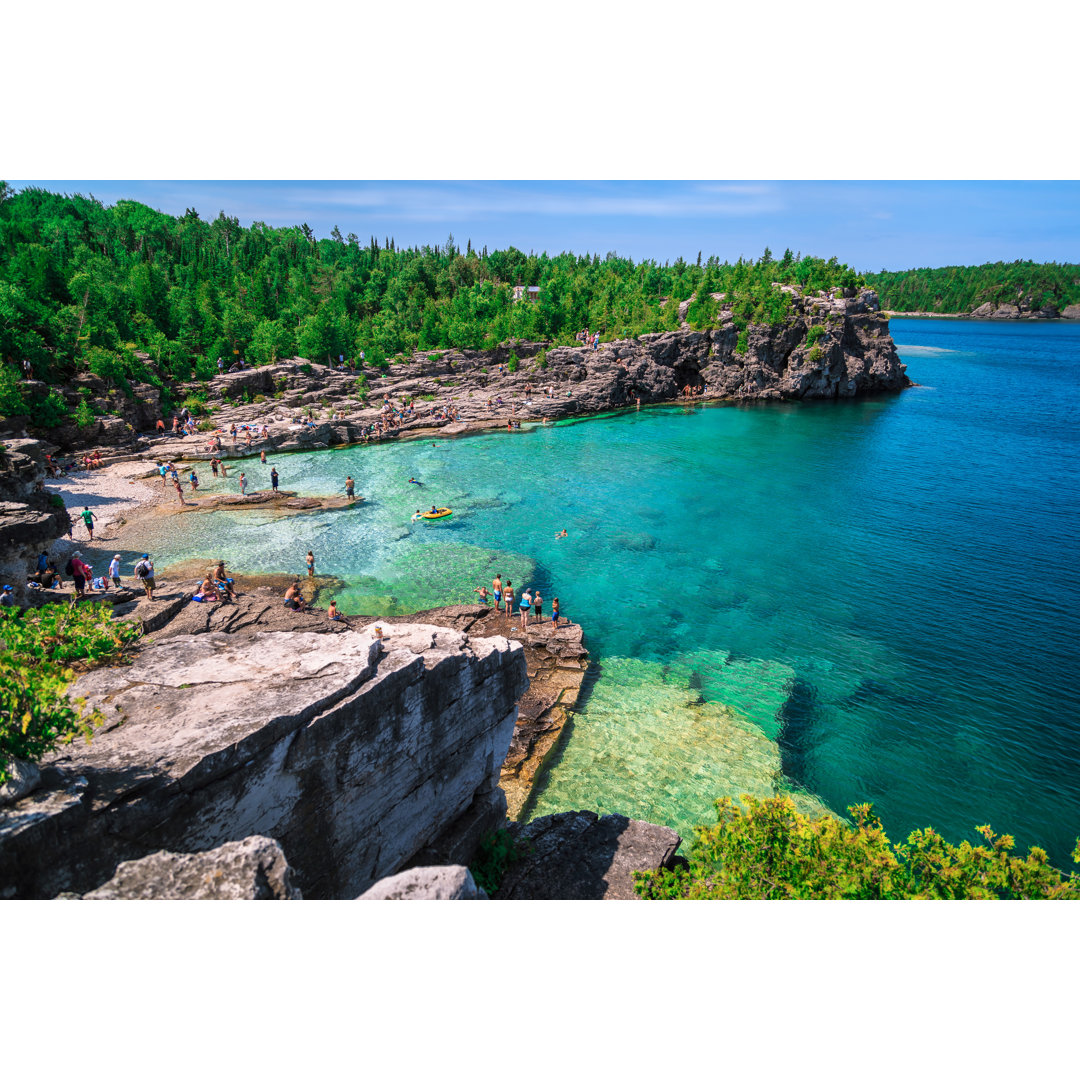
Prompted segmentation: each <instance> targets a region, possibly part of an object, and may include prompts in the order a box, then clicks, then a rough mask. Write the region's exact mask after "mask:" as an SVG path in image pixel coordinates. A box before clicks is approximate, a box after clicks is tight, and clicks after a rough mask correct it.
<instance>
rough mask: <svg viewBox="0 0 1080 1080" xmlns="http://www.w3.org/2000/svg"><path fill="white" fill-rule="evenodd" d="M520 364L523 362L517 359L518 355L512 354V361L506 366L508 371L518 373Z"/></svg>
mask: <svg viewBox="0 0 1080 1080" xmlns="http://www.w3.org/2000/svg"><path fill="white" fill-rule="evenodd" d="M520 363H521V361H520V360H519V359H518V358H517V353H511V354H510V359H509V360H508V361H507V364H506V370H507V371H509V372H511V373H513V372H515V371H517V369H518V364H520Z"/></svg>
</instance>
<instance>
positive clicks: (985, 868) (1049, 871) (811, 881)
mask: <svg viewBox="0 0 1080 1080" xmlns="http://www.w3.org/2000/svg"><path fill="white" fill-rule="evenodd" d="M742 801H743V802H744V803H745V804H746V809H745V810H744V809H743V808H741V807H739V806H737V805H736V804H735V802H734V801H733V800H732V799H730V798H723V799H718V800H717V802H716V814H717V824H716V825H714V826H712V827H703V826H698V827H697V828H695V829H694V844H693V847H692V848H691V851H690V855H689V860H688V861H689V865H687V866H682V865H680V866H677V867H676V868H675V869H674V870H657V871H651V872H644V873H641V872H639V873H635V875H634V878H635V884H634V888H635V891H636V892H637V893H638V895H639V896H642V897H644V898H645V899H648V900H678V899H690V900H806V899H818V900H905V899H927V900H929V899H951V900H962V899H968V900H993V899H1000V900H1021V899H1025V900H1036V899H1080V876H1078V875H1077V874H1075V873H1074V874H1068V875H1065V874H1062V873H1061V872H1060V871H1059V870H1056V869H1055V868H1054V867H1053V866H1051V865H1050V864H1049V863H1048V862H1047V858H1046V852H1044V851H1043V850H1042V849H1041V848H1037V847H1033V848H1031V850H1030V851H1029V852H1028V854H1027V856H1026V857H1025V858H1021V857H1019V856H1016V855H1013V854H1011V851H1012V848H1013V846H1014V844H1015V841H1014V840H1013V838H1012V837H1011V836H996V835H995V834H994V832H993V830H992V829H991V828H990V826H989V825H982V826H980V827H979V828H978V832H979V833H980V835H981V836H982V837H983V838H984V839H985V840H986V843H987V845H989V846H984V845H981V844H980V845H979V846H977V847H973V846H972V845H971V844H969V843H968V842H967V841H964V843H962V844H960V845H959V846H956V845H953V844H950V843H949V842H948V841H946V840H945V839H943V838H942V837H941V836H940V835H938V834H937V833H936V832H934V830H933V829H929V828H927V829H917V830H915V832H913V833H912V834H911V835H910V836H909V837H908V838H907V841H906V842H905V843H903V844H893V843H892V842H891V841H890V840H889V838H888V836H886V835H885V831H884V829H883V828H882V827H881V822H880V821H879V820H878V818H877V817H876V816H875V815H874V812H873V808H872V807H871V806H870V805H869V804H865V803H864V804H861V805H859V806H850V807H848V812H849V813H850V814H851V815H852V817H853V818H854V821H855V824H854V826H852V825H849V824H848V823H846V822H843V821H840V820H838V819H836V818H823V819H820V820H817V821H812V820H811V819H810V818H808V817H806V816H805V815H803V814H800V813H799V812H798V811H797V810H796V809H795V804H794V803H793V802H792V800H791V799H790V798H787V797H786V796H776V797H774V798H769V799H763V800H758V799H755V798H753V797H751V796H749V795H743V796H742ZM1073 859H1074V860H1075V861H1076V862H1080V840H1078V841H1077V845H1076V850H1075V851H1074V853H1073Z"/></svg>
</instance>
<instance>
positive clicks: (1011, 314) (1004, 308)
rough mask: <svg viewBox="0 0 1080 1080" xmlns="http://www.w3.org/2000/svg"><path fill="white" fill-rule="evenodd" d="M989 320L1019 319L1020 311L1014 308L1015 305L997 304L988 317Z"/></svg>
mask: <svg viewBox="0 0 1080 1080" xmlns="http://www.w3.org/2000/svg"><path fill="white" fill-rule="evenodd" d="M990 318H991V319H1019V318H1020V309H1019V308H1018V307H1017V306H1016V304H998V306H997V308H996V309H995V310H994V312H993V314H992V315H991V316H990Z"/></svg>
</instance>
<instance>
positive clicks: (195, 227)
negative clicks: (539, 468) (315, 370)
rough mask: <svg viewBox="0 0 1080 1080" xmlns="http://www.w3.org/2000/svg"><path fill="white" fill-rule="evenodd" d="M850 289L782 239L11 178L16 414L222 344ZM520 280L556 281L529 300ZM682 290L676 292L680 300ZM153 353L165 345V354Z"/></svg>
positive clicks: (700, 320)
mask: <svg viewBox="0 0 1080 1080" xmlns="http://www.w3.org/2000/svg"><path fill="white" fill-rule="evenodd" d="M774 281H780V282H784V283H791V284H799V285H802V286H804V287H806V288H808V289H813V290H816V289H828V288H832V287H835V286H845V287H851V286H855V285H858V284H861V283H862V278H861V277H860V276H859V275H857V274H856V273H855V271H853V270H852V269H850V268H849V267H847V266H845V265H844V264H842V263H839V262H838V261H837V260H836V258H830V259H822V258H817V257H813V256H803V255H802V254H801V253H800V254H794V255H793V254H792V252H791V251H785V252H784V254H783V256H782V257H781V258H779V259H777V258H774V257H773V255H772V253H771V252H770V251H769V250H768V249H766V250H765V252H764V254H763V255H762V256H761V258H759V259H757V260H753V261H747V260H743V259H742V258H740V259H739V260H737V261H736V262H734V263H730V262H723V263H722V262H720V260H719V259H718V258H717V257H716V256H709V257H707V258H705V259H703V258H702V254H701V253H699V254H698V257H697V259H696V261H694V262H687V261H685V260H683V259H678V260H676V261H675V262H665V263H663V264H661V263H659V262H656V261H645V262H634V260H632V259H627V258H622V257H620V256H618V255H617V254H615V253H614V252H608V253H607V254H606V255H604V256H603V257H601V256H600V255H588V254H585V255H574V254H571V253H569V252H563V253H561V254H559V255H548V254H546V253H544V254H539V255H538V254H535V253H532V252H530V253H529V254H525V253H524V252H522V251H519V250H517V249H516V248H513V247H511V248H508V249H507V250H505V251H491V252H489V251H488V250H487V249H486V248H483V249H481V250H477V249H476V248H474V247H473V245H472V243H471V241H467V242H466V245H465V247H464V248H462V247H461V246H460V245H459V244H458V242H457V241H456V240H455V239H454V238H453V236H451V237H449V238H448V239H447V240H446V242H445V243H444V244H442V245H436V246H434V247H427V246H424V247H411V248H399V247H398V246H397V245H396V244H395V242H394V239H393V237H389V238H387V237H384V238H382V239H381V240H380V238H379V237H376V236H370V237H369V238H368V239H367V241H366V242H361V240H360V239H359V238H358V237H357V236H356V235H354V234H352V233H350V234H349V235H347V236H342V235H341V232H340V230H339V229H338V228H336V227H335V228H334V230H333V231H332V233H331V236H330V237H329V238H328V239H317V238H316V237H315V235H314V233H313V231H312V229H311V228H309V227H308V226H307V225H306V224H300V225H297V226H294V227H290V228H271V227H270V226H268V225H266V224H264V223H263V222H258V221H256V222H254V223H253V224H252V225H251V226H250V227H247V228H245V227H243V226H242V225H241V224H240V222H239V221H238V220H237V219H236V218H231V217H227V216H225V215H224V214H223V213H221V214H219V215H218V217H217V218H215V219H214V220H212V221H204V220H203V219H202V218H200V216H199V215H198V214H197V213H196V212H195V211H194V210H188V211H187V212H186V213H185V214H184V216H183V217H173V216H170V215H168V214H163V213H159V212H158V211H156V210H153V209H151V208H150V207H149V206H145V205H143V204H142V203H138V202H131V201H127V200H122V201H120V202H118V203H117V204H116V205H115V206H105V205H103V204H102V203H101V202H100V201H99V200H96V199H94V198H92V197H87V196H82V195H72V196H68V195H59V194H53V193H50V192H47V191H44V190H41V189H37V188H27V189H25V190H21V191H15V190H12V189H11V188H10V187H8V185H6V184H4V183H2V182H0V356H2V360H3V365H2V366H0V414H7V415H10V414H11V412H12V410H15V409H18V408H19V407H20V404H19V399H18V394H19V388H18V383H17V381H16V380H17V378H18V377H19V376H21V375H22V373H23V367H22V365H23V362H24V361H29V362H30V365H31V372H32V374H33V376H34V378H35V379H39V380H43V381H45V382H47V383H53V384H56V383H60V382H62V381H63V380H65V379H67V378H69V377H70V376H71V375H73V374H76V373H78V372H83V371H90V372H93V373H95V374H97V375H99V376H102V377H104V378H106V379H109V380H111V381H112V382H113V383H115V384H116V385H118V386H120V387H121V388H122V389H127V388H128V387H129V380H140V381H149V382H155V383H158V384H159V385H162V386H163V387H164V388H165V389H166V390H167V389H168V386H169V384H170V383H171V382H172V381H174V380H189V379H192V378H197V379H208V378H211V377H212V376H213V375H215V374H217V360H218V358H219V357H221V358H223V359H224V361H225V364H226V366H228V365H229V364H230V363H232V362H233V360H235V359H242V360H244V362H245V363H248V364H267V363H271V362H273V361H275V360H277V359H280V358H287V357H292V356H294V355H298V356H303V357H305V358H307V359H309V360H324V359H326V358H331V357H333V358H336V357H337V356H338V355H344V356H345V357H346V358H347V359H348V360H350V361H352V362H354V363H358V362H359V354H360V353H361V352H363V353H364V362H365V363H366V365H367V366H369V367H372V366H373V367H385V366H387V365H388V364H390V363H392V362H393V361H394V358H396V357H399V356H402V355H409V354H411V353H412V352H414V351H415V350H418V349H433V350H434V349H446V348H457V349H462V348H473V349H484V348H492V347H494V346H495V345H497V344H499V343H500V342H503V341H507V340H510V339H513V338H516V339H518V340H545V341H551V342H554V343H557V344H572V343H573V341H574V335H575V334H576V333H577V332H578V331H580V330H581V329H583V328H584V327H586V326H587V327H589V328H590V330H592V331H594V332H595V331H597V330H598V331H600V334H601V338H602V339H604V340H610V339H611V338H615V337H630V336H635V335H639V334H642V333H648V332H651V331H657V330H666V329H675V328H677V326H678V303H677V302H678V301H680V300H684V299H686V298H688V297H689V296H691V294H693V293H695V292H696V293H697V294H698V296H699V299H698V300H696V301H695V302H694V303H693V304H692V305H691V307H690V310H689V312H688V316H687V318H688V321H689V322H690V324H691V325H692V326H695V327H705V326H708V325H711V324H712V323H713V320H714V319H715V316H716V314H717V312H718V310H719V305H718V303H717V302H716V301H715V300H713V299H712V298H711V295H710V294H712V293H725V294H727V296H728V297H730V298H731V300H730V301H726V303H731V304H732V306H733V314H734V318H735V322H736V324H737V326H738V328H739V330H740V331H745V328H746V326H747V325H749V324H750V323H759V324H772V325H775V324H777V323H779V322H780V321H782V320H783V319H784V318H785V316H786V314H787V312H788V309H789V306H790V297H789V296H788V295H787V294H784V293H781V292H780V291H779V290H777V289H773V288H772V287H771V283H772V282H774ZM515 285H524V286H530V285H535V286H539V289H540V291H539V294H538V298H537V299H536V301H535V302H533V301H529V300H522V301H518V302H514V299H513V287H514V286H515ZM667 298H671V299H673V300H674V301H676V303H667V304H664V303H663V301H664V300H665V299H667ZM137 353H145V354H148V355H149V363H148V362H146V361H145V360H144V359H142V358H141V357H139V356H137V355H136V354H137ZM31 407H32V408H33V409H34V410H36V415H35V416H33V417H32V418H31V419H32V421H33V422H34V423H35V424H37V425H39V426H51V425H54V424H56V423H59V422H61V420H62V418H63V417H62V410H63V407H64V406H63V400H62V399H61V398H60V396H59V395H58V394H54V395H50V396H49V397H47V398H40V397H39V398H36V399H35V401H34V402H33V403H32V405H31Z"/></svg>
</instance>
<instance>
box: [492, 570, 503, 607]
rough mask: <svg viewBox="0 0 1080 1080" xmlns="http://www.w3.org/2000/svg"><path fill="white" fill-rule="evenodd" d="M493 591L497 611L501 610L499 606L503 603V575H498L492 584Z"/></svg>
mask: <svg viewBox="0 0 1080 1080" xmlns="http://www.w3.org/2000/svg"><path fill="white" fill-rule="evenodd" d="M491 591H492V593H494V595H495V610H496V611H498V610H499V605H500V604H501V603H502V574H496V575H495V578H494V580H493V581H492V582H491Z"/></svg>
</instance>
